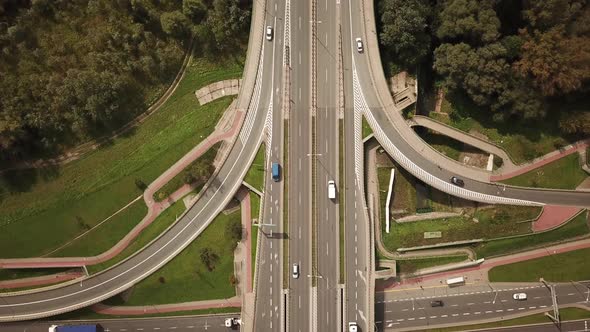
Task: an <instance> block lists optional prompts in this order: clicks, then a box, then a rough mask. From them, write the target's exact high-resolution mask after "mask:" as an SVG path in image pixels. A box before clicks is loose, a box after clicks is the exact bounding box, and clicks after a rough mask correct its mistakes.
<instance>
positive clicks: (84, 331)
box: [49, 324, 102, 332]
mask: <svg viewBox="0 0 590 332" xmlns="http://www.w3.org/2000/svg"><path fill="white" fill-rule="evenodd" d="M99 331H102V329H101V328H100V326H99V325H97V324H76V325H51V326H50V327H49V332H99Z"/></svg>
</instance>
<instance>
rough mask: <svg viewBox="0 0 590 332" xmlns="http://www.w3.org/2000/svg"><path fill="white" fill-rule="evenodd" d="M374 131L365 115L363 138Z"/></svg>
mask: <svg viewBox="0 0 590 332" xmlns="http://www.w3.org/2000/svg"><path fill="white" fill-rule="evenodd" d="M372 133H373V129H371V126H369V123H368V122H367V119H365V117H364V116H363V138H365V137H367V136H369V135H371V134H372Z"/></svg>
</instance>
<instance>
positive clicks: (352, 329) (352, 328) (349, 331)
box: [348, 322, 358, 332]
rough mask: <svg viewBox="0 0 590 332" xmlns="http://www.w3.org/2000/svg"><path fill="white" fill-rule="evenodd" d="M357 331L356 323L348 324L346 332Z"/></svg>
mask: <svg viewBox="0 0 590 332" xmlns="http://www.w3.org/2000/svg"><path fill="white" fill-rule="evenodd" d="M357 331H358V325H356V322H348V332H357Z"/></svg>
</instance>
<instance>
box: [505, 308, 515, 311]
mask: <svg viewBox="0 0 590 332" xmlns="http://www.w3.org/2000/svg"><path fill="white" fill-rule="evenodd" d="M506 311H514V308H508V309H506Z"/></svg>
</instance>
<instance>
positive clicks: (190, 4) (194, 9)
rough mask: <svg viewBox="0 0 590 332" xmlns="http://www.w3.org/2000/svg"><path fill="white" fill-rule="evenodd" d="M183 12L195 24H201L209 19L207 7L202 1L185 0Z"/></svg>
mask: <svg viewBox="0 0 590 332" xmlns="http://www.w3.org/2000/svg"><path fill="white" fill-rule="evenodd" d="M182 12H183V13H184V15H186V17H188V18H189V19H190V20H191V21H192V22H193V23H195V24H200V23H201V22H202V21H203V20H204V19H205V18H206V17H207V7H206V6H205V5H204V4H203V2H202V1H201V0H183V1H182Z"/></svg>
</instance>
